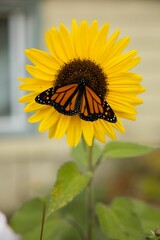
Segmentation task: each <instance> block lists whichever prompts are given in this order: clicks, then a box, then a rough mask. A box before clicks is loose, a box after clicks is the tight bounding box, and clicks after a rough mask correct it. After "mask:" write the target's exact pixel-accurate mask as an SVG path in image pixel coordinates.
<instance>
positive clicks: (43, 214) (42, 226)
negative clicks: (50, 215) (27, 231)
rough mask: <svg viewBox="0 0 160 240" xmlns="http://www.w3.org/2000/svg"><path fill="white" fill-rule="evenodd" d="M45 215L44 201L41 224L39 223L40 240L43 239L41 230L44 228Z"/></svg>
mask: <svg viewBox="0 0 160 240" xmlns="http://www.w3.org/2000/svg"><path fill="white" fill-rule="evenodd" d="M45 215H46V205H45V203H43V212H42V225H41V235H40V240H42V239H43V230H44V221H45Z"/></svg>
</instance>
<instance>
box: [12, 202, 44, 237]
mask: <svg viewBox="0 0 160 240" xmlns="http://www.w3.org/2000/svg"><path fill="white" fill-rule="evenodd" d="M42 211H43V201H42V199H40V198H36V199H33V200H31V201H29V202H27V203H25V204H24V205H23V206H22V207H21V208H20V209H19V210H17V212H16V213H15V214H14V215H13V217H12V218H11V220H10V225H11V227H12V228H13V229H14V230H15V231H16V232H17V233H19V234H22V235H25V234H27V233H28V232H30V231H33V230H34V229H35V228H36V227H37V225H38V226H40V225H41V221H42Z"/></svg>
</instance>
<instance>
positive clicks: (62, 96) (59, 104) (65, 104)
mask: <svg viewBox="0 0 160 240" xmlns="http://www.w3.org/2000/svg"><path fill="white" fill-rule="evenodd" d="M78 93H79V92H78V83H73V84H67V85H62V86H61V85H59V86H56V87H52V88H49V89H47V90H46V91H44V92H42V93H40V94H39V95H38V96H37V97H36V98H35V101H36V102H37V103H40V104H45V105H50V106H53V107H54V108H55V109H56V110H57V111H58V112H59V113H62V114H65V115H75V114H77V113H78V106H77V97H78Z"/></svg>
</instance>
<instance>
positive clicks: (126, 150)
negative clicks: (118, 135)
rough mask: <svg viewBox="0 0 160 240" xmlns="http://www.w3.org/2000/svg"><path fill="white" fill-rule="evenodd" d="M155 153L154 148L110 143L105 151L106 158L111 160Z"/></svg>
mask: <svg viewBox="0 0 160 240" xmlns="http://www.w3.org/2000/svg"><path fill="white" fill-rule="evenodd" d="M152 151H154V148H152V147H148V146H144V145H140V144H136V143H128V142H118V141H117V142H109V143H107V144H106V146H105V149H104V156H106V157H109V158H130V157H139V156H143V155H146V154H149V153H151V152H152Z"/></svg>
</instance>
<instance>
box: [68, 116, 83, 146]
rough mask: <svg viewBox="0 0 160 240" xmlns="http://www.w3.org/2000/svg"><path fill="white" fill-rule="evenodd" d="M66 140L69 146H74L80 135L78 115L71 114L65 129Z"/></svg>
mask: <svg viewBox="0 0 160 240" xmlns="http://www.w3.org/2000/svg"><path fill="white" fill-rule="evenodd" d="M66 136H67V142H68V145H69V146H70V147H75V146H76V145H77V144H78V143H79V141H80V138H81V136H82V127H81V119H80V118H79V116H77V115H76V116H72V117H71V119H70V124H69V126H68V129H67V134H66Z"/></svg>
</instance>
